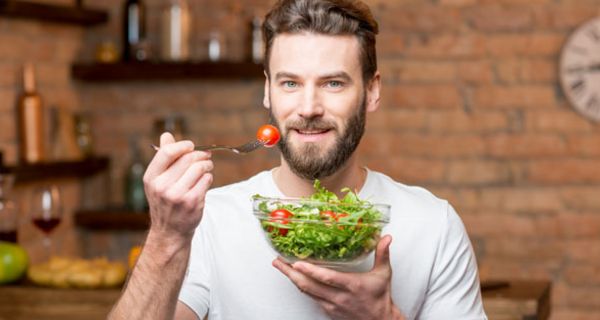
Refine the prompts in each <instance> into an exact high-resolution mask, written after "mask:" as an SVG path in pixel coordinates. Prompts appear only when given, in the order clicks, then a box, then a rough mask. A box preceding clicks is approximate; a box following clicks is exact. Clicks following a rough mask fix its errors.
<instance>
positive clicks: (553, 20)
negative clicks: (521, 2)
mask: <svg viewBox="0 0 600 320" xmlns="http://www.w3.org/2000/svg"><path fill="white" fill-rule="evenodd" d="M597 5H598V4H597V3H595V4H594V3H591V2H590V3H589V4H585V3H582V2H581V1H577V2H573V3H572V4H569V3H560V4H553V5H551V6H543V7H537V8H536V10H535V11H534V15H535V24H536V26H537V27H538V28H544V29H551V30H570V29H573V28H576V27H578V26H579V25H581V24H582V23H584V22H586V21H587V20H589V19H592V18H595V17H596V16H597V12H596V9H597Z"/></svg>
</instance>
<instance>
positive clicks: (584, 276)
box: [564, 264, 600, 286]
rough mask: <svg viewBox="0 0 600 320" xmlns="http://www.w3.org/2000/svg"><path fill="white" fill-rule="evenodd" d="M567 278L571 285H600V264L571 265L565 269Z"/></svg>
mask: <svg viewBox="0 0 600 320" xmlns="http://www.w3.org/2000/svg"><path fill="white" fill-rule="evenodd" d="M564 273H565V280H566V282H567V283H568V284H570V285H576V286H577V285H579V286H581V285H595V286H598V285H600V265H599V264H595V265H581V264H575V265H570V266H568V267H567V268H566V270H565V272H564Z"/></svg>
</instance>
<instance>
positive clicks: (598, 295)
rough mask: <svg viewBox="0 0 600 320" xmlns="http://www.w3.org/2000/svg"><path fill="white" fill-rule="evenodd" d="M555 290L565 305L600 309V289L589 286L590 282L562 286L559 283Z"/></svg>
mask: <svg viewBox="0 0 600 320" xmlns="http://www.w3.org/2000/svg"><path fill="white" fill-rule="evenodd" d="M555 290H556V291H557V292H556V296H557V298H556V299H557V300H559V301H561V302H562V303H564V304H565V305H568V306H570V307H579V308H586V309H592V310H594V309H596V310H597V309H600V291H599V290H598V289H597V288H595V287H591V286H589V284H588V285H585V286H566V285H565V286H562V285H561V284H558V285H557V286H556V288H555ZM562 299H564V300H562ZM590 319H591V318H590Z"/></svg>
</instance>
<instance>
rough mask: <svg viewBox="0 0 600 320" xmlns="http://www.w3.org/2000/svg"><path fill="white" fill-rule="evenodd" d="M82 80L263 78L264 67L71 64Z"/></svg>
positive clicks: (238, 64)
mask: <svg viewBox="0 0 600 320" xmlns="http://www.w3.org/2000/svg"><path fill="white" fill-rule="evenodd" d="M71 74H72V76H73V78H75V79H79V80H82V81H135V80H189V79H261V78H263V77H264V74H263V66H262V65H261V64H255V63H252V62H134V63H126V62H119V63H106V64H102V63H80V64H75V65H73V66H72V67H71Z"/></svg>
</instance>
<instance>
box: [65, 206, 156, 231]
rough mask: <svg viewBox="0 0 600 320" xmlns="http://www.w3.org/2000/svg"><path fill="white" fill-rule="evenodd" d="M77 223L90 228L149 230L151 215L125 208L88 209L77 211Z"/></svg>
mask: <svg viewBox="0 0 600 320" xmlns="http://www.w3.org/2000/svg"><path fill="white" fill-rule="evenodd" d="M75 225H77V226H79V227H82V228H85V229H89V230H147V229H148V227H150V216H149V215H148V213H147V212H132V211H131V210H128V209H123V208H108V209H100V210H89V209H86V210H79V211H78V212H76V213H75Z"/></svg>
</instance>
